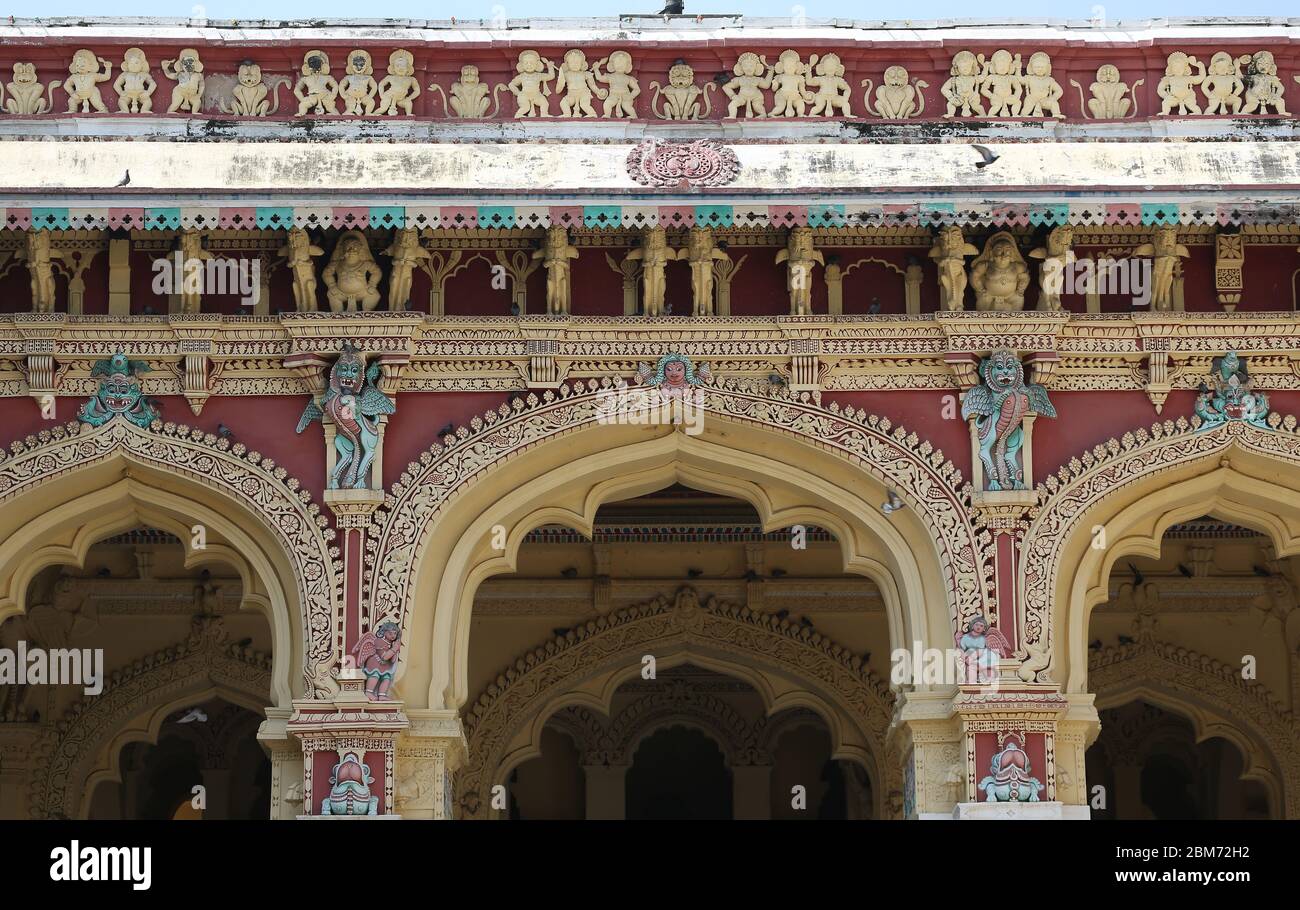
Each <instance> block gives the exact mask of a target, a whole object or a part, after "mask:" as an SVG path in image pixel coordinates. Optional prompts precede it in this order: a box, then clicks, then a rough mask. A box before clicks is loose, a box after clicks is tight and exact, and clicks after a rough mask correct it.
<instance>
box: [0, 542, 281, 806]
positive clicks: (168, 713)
mask: <svg viewBox="0 0 1300 910" xmlns="http://www.w3.org/2000/svg"><path fill="white" fill-rule="evenodd" d="M213 543H214V545H213V547H212V549H211V550H210V551H208V552H205V553H204V554H203V558H202V559H195V558H193V554H191V553H190V552H188V551H187V548H186V547H185V545H184V544H183V543H182V541H181V540H180V539H179V538H178V537H177V536H176V535H175V534H173V533H172V532H171V531H169V530H164V529H162V528H159V527H147V526H145V527H136V528H133V529H131V530H127V531H121V532H119V533H115V534H112V535H110V536H108V537H105V538H104V539H102V540H99V541H97V542H94V543H91V544H89V545H88V546H86V547H85V549H84V550H83V551H81V552H80V553H79V555H78V559H77V561H76V562H74V563H72V564H57V563H56V564H50V565H46V566H45V567H44V568H41V569H39V570H38V571H36V572H35V574H34V575H33V576H31V581H30V583H29V585H28V587H27V589H26V591H25V596H24V601H25V603H26V605H27V610H26V612H25V613H24V614H23V615H21V616H10V617H9V619H8V620H6V621H5V622H4V623H2V624H0V644H3V646H5V647H8V648H11V649H14V648H17V647H18V646H19V643H21V647H23V648H24V649H26V651H27V653H28V654H32V653H36V652H41V653H45V654H51V655H53V654H64V655H68V656H69V658H68V659H69V660H73V659H75V662H77V663H85V664H86V666H87V667H90V668H91V669H90V671H89V672H90V674H91V675H93V679H92V678H89V677H88V678H87V679H84V680H82V681H81V682H80V683H77V682H73V683H69V680H67V679H62V678H59V679H55V678H53V677H50V678H48V679H41V680H29V681H28V683H27V684H26V685H20V686H13V687H6V688H7V691H6V697H5V705H4V708H5V710H4V717H3V719H2V721H3V722H0V735H4V736H12V737H23V738H25V741H26V742H27V743H28V748H27V750H26V752H27V754H28V755H29V756H30V757H29V761H28V764H27V768H26V774H25V780H24V781H23V782H22V784H21V785H19V786H17V787H14V788H13V790H14V791H15V792H8V793H7V794H6V796H7V798H8V799H10V800H13V801H14V802H12V803H10V804H9V805H7V806H6V812H7V813H10V814H14V815H30V816H33V817H38V818H45V817H71V818H87V817H90V818H171V817H175V816H176V814H177V813H178V811H179V812H180V814H181V815H182V816H184V815H186V814H187V811H186V810H183V809H181V803H182V802H186V803H188V802H189V801H190V798H191V797H192V796H193V795H194V794H193V793H192V789H193V788H194V787H195V786H201V787H204V788H205V790H206V791H208V796H210V798H211V799H210V802H209V808H208V810H207V811H206V812H204V813H202V816H203V817H214V818H232V817H261V818H265V817H267V810H268V808H269V799H268V798H266V797H268V796H269V793H267V792H266V791H265V788H264V787H263V789H262V790H260V791H259V790H257V785H258V783H259V781H262V782H263V783H264V782H265V781H264V780H263V779H264V778H265V777H266V775H265V769H264V767H263V766H265V765H266V756H265V753H264V752H263V750H262V748H261V746H260V745H259V744H258V743H257V740H256V735H257V730H258V726H259V724H260V723H261V722H262V721H263V720H265V713H264V710H263V709H264V708H265V706H267V705H269V704H270V703H271V700H272V692H271V683H272V675H271V658H270V650H271V647H272V633H271V628H270V624H269V623H268V621H267V618H266V616H265V615H264V614H263V613H262V612H261V611H260V610H258V609H255V608H253V604H254V602H255V597H250V596H249V595H250V592H249V591H248V590H247V588H246V587H245V585H246V580H247V579H249V578H250V577H251V571H250V569H249V567H248V565H247V563H246V562H244V561H243V560H242V558H241V557H240V556H239V554H238V553H237V552H236V551H235V550H233V549H232V548H229V547H226V546H223V545H220V544H219V543H218V542H217V541H215V540H214V542H213ZM39 553H40V551H39V550H37V551H36V554H37V555H39ZM249 769H256V771H255V772H254V771H250V770H249ZM245 772H247V773H245ZM232 775H234V776H236V777H237V780H234V779H232ZM236 784H237V786H238V787H239V788H241V790H240V793H235V792H232V790H231V786H232V785H236ZM6 790H9V788H8V787H7V788H6ZM248 794H257V795H256V797H255V799H254V800H253V801H252V802H249V800H248ZM182 797H185V798H184V799H182ZM202 801H203V800H200V802H202ZM250 812H259V813H260V814H259V815H249V813H250Z"/></svg>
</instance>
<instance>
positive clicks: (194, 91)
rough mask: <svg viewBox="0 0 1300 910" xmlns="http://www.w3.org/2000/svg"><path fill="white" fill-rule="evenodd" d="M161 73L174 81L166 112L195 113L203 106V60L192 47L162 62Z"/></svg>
mask: <svg viewBox="0 0 1300 910" xmlns="http://www.w3.org/2000/svg"><path fill="white" fill-rule="evenodd" d="M162 71H163V75H164V76H166V77H167V78H168V79H171V80H172V81H174V82H175V83H176V87H175V88H173V89H172V101H171V104H169V105H167V113H169V114H174V113H176V112H177V111H182V112H184V111H188V112H189V113H191V114H197V113H198V112H199V109H200V108H202V107H203V61H201V60H200V59H199V52H198V51H196V50H195V49H194V48H192V47H187V48H185V49H184V50H182V51H181V52H180V53H179V54H178V55H177V56H176V58H175V59H174V60H164V61H163V62H162Z"/></svg>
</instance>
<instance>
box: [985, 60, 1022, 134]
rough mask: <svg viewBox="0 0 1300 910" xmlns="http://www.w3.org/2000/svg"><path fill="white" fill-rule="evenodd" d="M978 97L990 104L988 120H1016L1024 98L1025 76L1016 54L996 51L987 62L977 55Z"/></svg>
mask: <svg viewBox="0 0 1300 910" xmlns="http://www.w3.org/2000/svg"><path fill="white" fill-rule="evenodd" d="M978 59H979V62H980V94H981V95H983V96H984V97H985V98H986V99H987V100H988V103H989V106H988V116H990V117H1019V116H1020V110H1021V104H1022V102H1023V96H1024V89H1025V84H1024V76H1023V70H1022V64H1021V62H1020V55H1019V54H1012V53H1011V52H1010V51H1007V50H997V51H994V52H993V55H992V56H991V57H989V58H988V59H987V60H985V59H984V55H983V54H980V55H979V58H978Z"/></svg>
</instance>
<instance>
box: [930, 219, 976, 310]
mask: <svg viewBox="0 0 1300 910" xmlns="http://www.w3.org/2000/svg"><path fill="white" fill-rule="evenodd" d="M978 255H979V250H978V249H976V248H975V246H974V245H973V244H969V243H967V242H966V238H965V237H964V236H963V235H962V232H961V228H960V227H958V226H957V225H955V224H951V225H948V226H947V227H945V228H943V230H941V231H939V236H937V237H935V238H934V245H933V246H931V247H930V258H931V259H933V260H934V261H935V267H936V269H937V270H938V273H939V308H940V309H941V310H960V309H962V308H963V307H964V306H965V301H966V285H967V275H966V257H967V256H978Z"/></svg>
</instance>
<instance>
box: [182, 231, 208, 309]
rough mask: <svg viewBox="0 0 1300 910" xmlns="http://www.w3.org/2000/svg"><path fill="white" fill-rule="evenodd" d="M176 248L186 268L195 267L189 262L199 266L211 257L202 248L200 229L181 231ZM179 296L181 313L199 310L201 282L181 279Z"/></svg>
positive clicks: (201, 296)
mask: <svg viewBox="0 0 1300 910" xmlns="http://www.w3.org/2000/svg"><path fill="white" fill-rule="evenodd" d="M176 249H177V251H178V252H179V253H180V258H181V262H183V263H185V266H184V268H185V269H187V270H188V269H193V268H196V266H192V265H189V263H191V262H194V263H198V264H199V265H200V266H201V264H202V263H203V262H204V261H205V260H208V259H211V258H212V253H210V252H208V251H207V250H205V249H204V248H203V234H202V232H200V231H181V234H180V236H179V237H178V238H176ZM179 297H180V311H181V312H182V313H198V312H200V310H201V309H202V306H203V282H201V281H196V282H195V281H182V282H181V289H180V294H179Z"/></svg>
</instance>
